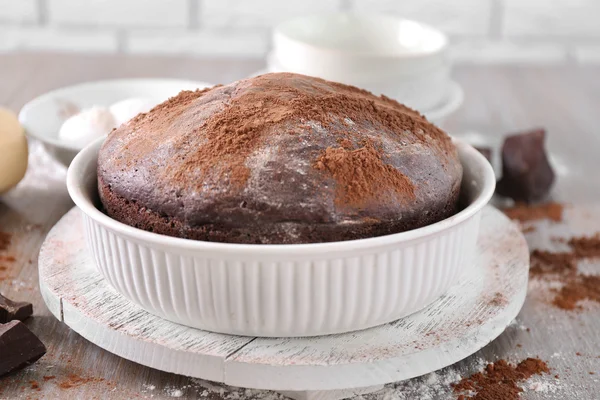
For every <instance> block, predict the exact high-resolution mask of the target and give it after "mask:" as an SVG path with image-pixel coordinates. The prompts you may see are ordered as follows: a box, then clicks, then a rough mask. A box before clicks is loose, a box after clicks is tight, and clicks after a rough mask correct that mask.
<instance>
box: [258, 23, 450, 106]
mask: <svg viewBox="0 0 600 400" xmlns="http://www.w3.org/2000/svg"><path fill="white" fill-rule="evenodd" d="M272 40H273V51H272V52H271V54H270V55H269V56H268V58H267V68H268V70H269V71H271V72H274V71H289V72H296V73H301V74H305V75H311V76H318V77H321V78H324V79H329V80H333V81H337V82H342V83H347V84H350V85H354V86H358V87H361V88H364V89H367V90H370V91H372V92H374V93H383V94H385V95H386V96H389V97H391V98H394V99H397V100H399V101H400V102H402V103H405V104H407V105H409V106H411V107H413V108H416V109H419V110H421V109H428V108H432V107H433V106H434V105H435V104H437V103H439V102H440V101H441V99H442V96H443V95H444V94H445V93H446V91H447V88H446V86H447V84H448V81H449V79H450V63H449V61H448V59H447V57H446V51H447V45H448V40H447V37H446V36H445V35H444V33H442V32H441V31H438V30H436V29H434V28H432V27H430V26H428V25H425V24H422V23H419V22H415V21H411V20H406V19H402V18H396V17H392V16H385V15H356V14H347V13H341V14H330V15H319V16H310V17H301V18H297V19H293V20H290V21H287V22H284V23H282V24H280V25H278V26H277V27H276V28H275V29H274V31H273V35H272Z"/></svg>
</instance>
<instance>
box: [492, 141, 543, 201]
mask: <svg viewBox="0 0 600 400" xmlns="http://www.w3.org/2000/svg"><path fill="white" fill-rule="evenodd" d="M545 138H546V131H545V130H543V129H536V130H533V131H529V132H525V133H521V134H517V135H512V136H508V137H507V138H506V139H505V140H504V145H503V146H502V179H500V181H499V182H498V185H497V187H496V193H498V194H499V195H501V196H506V197H510V198H512V199H513V200H515V201H522V202H527V203H531V202H534V201H539V200H542V199H543V198H544V197H546V195H547V194H548V193H549V192H550V188H552V184H553V183H554V171H553V170H552V166H551V165H550V162H549V161H548V156H547V155H546V150H545V147H544V140H545Z"/></svg>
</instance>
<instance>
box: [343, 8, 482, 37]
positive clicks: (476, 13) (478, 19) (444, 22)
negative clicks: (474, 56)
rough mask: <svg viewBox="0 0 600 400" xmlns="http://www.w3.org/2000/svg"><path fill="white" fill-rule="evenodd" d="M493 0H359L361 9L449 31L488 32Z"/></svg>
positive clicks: (465, 32) (475, 33) (462, 32)
mask: <svg viewBox="0 0 600 400" xmlns="http://www.w3.org/2000/svg"><path fill="white" fill-rule="evenodd" d="M491 2H492V0H411V1H407V0H403V1H402V0H355V2H354V8H355V9H356V10H358V11H361V12H382V13H387V14H395V15H400V16H403V17H405V18H410V19H415V20H419V21H423V22H427V23H429V24H431V25H434V26H436V27H438V28H440V29H442V30H443V31H445V32H446V33H449V34H458V35H486V34H487V33H488V32H489V27H490V19H491V17H490V11H491Z"/></svg>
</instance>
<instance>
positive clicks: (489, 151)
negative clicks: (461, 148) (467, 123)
mask: <svg viewBox="0 0 600 400" xmlns="http://www.w3.org/2000/svg"><path fill="white" fill-rule="evenodd" d="M474 147H475V150H477V151H478V152H480V153H481V154H483V156H484V157H485V158H487V160H488V161H489V162H490V163H491V162H492V149H491V148H489V147H477V146H474Z"/></svg>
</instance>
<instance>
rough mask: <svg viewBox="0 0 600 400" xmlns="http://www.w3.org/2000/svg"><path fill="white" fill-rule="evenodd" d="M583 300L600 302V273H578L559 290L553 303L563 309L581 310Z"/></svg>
mask: <svg viewBox="0 0 600 400" xmlns="http://www.w3.org/2000/svg"><path fill="white" fill-rule="evenodd" d="M582 300H590V301H595V302H596V303H600V275H577V276H576V277H573V278H572V279H569V280H568V281H567V282H565V285H564V286H563V287H562V288H561V289H559V290H558V291H557V294H556V297H555V298H554V300H553V301H552V304H554V305H555V306H557V307H559V308H562V309H563V310H581V306H580V305H579V304H578V303H579V302H580V301H582Z"/></svg>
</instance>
